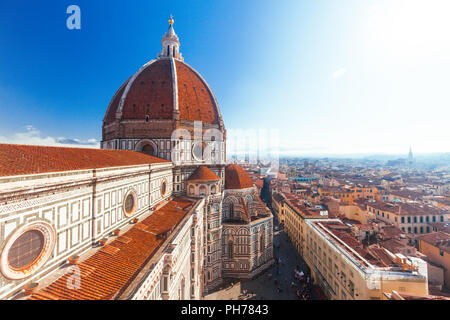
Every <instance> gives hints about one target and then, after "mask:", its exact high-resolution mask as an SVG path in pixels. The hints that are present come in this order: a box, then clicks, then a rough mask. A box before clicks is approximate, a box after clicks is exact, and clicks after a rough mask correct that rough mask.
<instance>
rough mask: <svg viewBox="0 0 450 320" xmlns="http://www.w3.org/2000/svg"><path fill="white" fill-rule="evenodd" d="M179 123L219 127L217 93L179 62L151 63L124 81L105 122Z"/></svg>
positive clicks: (195, 72)
mask: <svg viewBox="0 0 450 320" xmlns="http://www.w3.org/2000/svg"><path fill="white" fill-rule="evenodd" d="M177 113H178V114H179V119H180V120H191V121H202V122H204V123H209V124H219V118H220V115H219V109H218V106H217V103H216V99H215V98H214V94H213V93H212V91H211V90H210V88H209V87H208V85H207V84H206V82H205V81H204V80H203V78H202V77H201V76H200V74H199V73H198V72H197V71H195V70H194V69H193V68H192V67H190V66H188V65H187V64H186V63H184V62H182V61H180V60H176V59H171V58H168V59H164V58H160V59H157V60H152V61H150V62H148V63H147V64H145V65H144V66H143V67H142V68H140V69H139V70H138V71H137V72H136V73H135V74H134V75H133V76H132V77H131V78H130V79H128V80H127V81H125V82H124V84H122V86H121V87H120V88H119V90H118V91H117V92H116V94H115V95H114V97H113V99H112V100H111V102H110V104H109V106H108V109H107V112H106V115H105V118H104V123H105V124H109V123H112V122H114V121H115V120H119V121H120V120H135V119H136V120H139V119H141V120H145V119H147V121H148V120H163V119H164V120H170V119H176V117H177Z"/></svg>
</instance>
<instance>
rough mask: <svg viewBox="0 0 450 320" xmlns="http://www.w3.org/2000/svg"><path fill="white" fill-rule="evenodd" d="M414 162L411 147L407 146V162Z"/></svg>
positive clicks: (410, 163)
mask: <svg viewBox="0 0 450 320" xmlns="http://www.w3.org/2000/svg"><path fill="white" fill-rule="evenodd" d="M413 162H414V157H413V153H412V148H411V147H409V154H408V164H409V165H412V164H413Z"/></svg>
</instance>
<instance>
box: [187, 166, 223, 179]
mask: <svg viewBox="0 0 450 320" xmlns="http://www.w3.org/2000/svg"><path fill="white" fill-rule="evenodd" d="M217 180H220V178H219V177H218V176H217V175H216V174H215V173H214V172H212V171H211V169H209V168H208V167H205V166H200V167H198V168H197V169H196V170H195V171H194V172H193V173H192V174H191V175H190V176H189V178H188V181H217Z"/></svg>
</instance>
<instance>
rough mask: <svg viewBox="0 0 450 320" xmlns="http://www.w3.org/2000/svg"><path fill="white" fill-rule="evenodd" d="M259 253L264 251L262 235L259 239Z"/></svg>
mask: <svg viewBox="0 0 450 320" xmlns="http://www.w3.org/2000/svg"><path fill="white" fill-rule="evenodd" d="M259 251H261V252H263V251H264V233H262V234H261V236H260V238H259Z"/></svg>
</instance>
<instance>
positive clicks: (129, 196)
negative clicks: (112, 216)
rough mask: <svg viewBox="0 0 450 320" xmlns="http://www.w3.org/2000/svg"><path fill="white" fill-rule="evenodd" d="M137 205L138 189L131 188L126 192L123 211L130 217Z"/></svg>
mask: <svg viewBox="0 0 450 320" xmlns="http://www.w3.org/2000/svg"><path fill="white" fill-rule="evenodd" d="M136 206H137V195H136V191H134V190H131V191H129V192H127V193H126V194H125V197H124V200H123V212H124V213H125V216H127V217H130V216H131V215H133V213H134V211H135V210H136Z"/></svg>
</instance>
